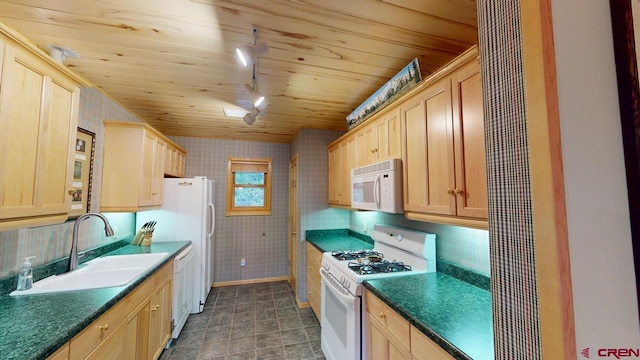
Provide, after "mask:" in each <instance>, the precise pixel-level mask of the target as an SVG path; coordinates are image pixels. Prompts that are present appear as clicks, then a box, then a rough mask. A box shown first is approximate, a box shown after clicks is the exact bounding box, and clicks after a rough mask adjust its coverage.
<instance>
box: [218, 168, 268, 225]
mask: <svg viewBox="0 0 640 360" xmlns="http://www.w3.org/2000/svg"><path fill="white" fill-rule="evenodd" d="M226 214H227V216H238V215H271V159H239V158H229V162H228V165H227V213H226Z"/></svg>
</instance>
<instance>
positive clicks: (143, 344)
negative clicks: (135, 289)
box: [125, 299, 151, 360]
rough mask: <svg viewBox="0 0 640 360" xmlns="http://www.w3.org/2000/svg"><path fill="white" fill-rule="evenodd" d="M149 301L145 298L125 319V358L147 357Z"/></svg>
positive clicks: (127, 359)
mask: <svg viewBox="0 0 640 360" xmlns="http://www.w3.org/2000/svg"><path fill="white" fill-rule="evenodd" d="M150 304H151V303H150V301H149V299H147V300H146V301H145V302H143V303H142V305H140V306H139V307H138V308H136V309H135V310H134V311H133V312H132V313H131V314H130V315H129V316H128V317H127V319H126V324H125V331H126V339H125V349H126V351H125V354H126V357H125V359H126V360H139V359H148V358H149V324H150V322H149V316H150Z"/></svg>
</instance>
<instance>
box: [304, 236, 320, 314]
mask: <svg viewBox="0 0 640 360" xmlns="http://www.w3.org/2000/svg"><path fill="white" fill-rule="evenodd" d="M321 263H322V252H320V250H318V249H317V248H316V247H315V246H313V245H311V244H310V243H307V298H308V300H309V304H310V305H311V309H312V310H313V312H314V313H315V314H316V317H317V318H318V319H320V317H321V309H320V302H321V300H320V299H321V297H322V296H321V293H320V291H321V289H322V286H321V283H320V281H321V280H320V264H321Z"/></svg>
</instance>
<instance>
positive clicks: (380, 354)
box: [366, 313, 411, 360]
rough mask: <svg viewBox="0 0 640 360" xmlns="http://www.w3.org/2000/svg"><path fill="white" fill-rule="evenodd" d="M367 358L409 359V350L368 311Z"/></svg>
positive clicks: (386, 359)
mask: <svg viewBox="0 0 640 360" xmlns="http://www.w3.org/2000/svg"><path fill="white" fill-rule="evenodd" d="M366 326H367V340H366V341H367V345H366V347H367V359H369V360H401V359H402V360H409V359H411V354H410V353H409V350H408V349H407V348H405V347H404V346H402V344H401V343H400V342H399V341H398V340H397V339H396V338H395V337H394V336H393V335H392V334H391V333H390V332H389V331H387V329H385V328H384V327H383V326H382V325H381V324H380V323H378V321H377V320H376V318H375V317H374V316H373V315H371V313H367V325H366Z"/></svg>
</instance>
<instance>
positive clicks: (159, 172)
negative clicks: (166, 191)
mask: <svg viewBox="0 0 640 360" xmlns="http://www.w3.org/2000/svg"><path fill="white" fill-rule="evenodd" d="M166 150H167V144H166V143H165V142H164V141H162V140H160V139H158V138H156V142H155V144H154V148H153V173H152V174H153V175H152V179H151V205H162V187H163V180H164V153H165V151H166Z"/></svg>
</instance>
